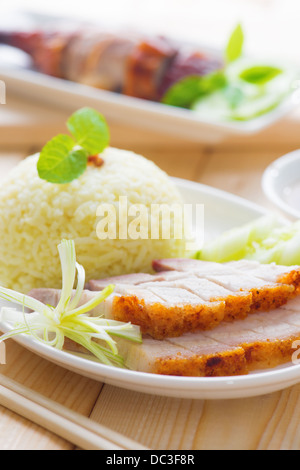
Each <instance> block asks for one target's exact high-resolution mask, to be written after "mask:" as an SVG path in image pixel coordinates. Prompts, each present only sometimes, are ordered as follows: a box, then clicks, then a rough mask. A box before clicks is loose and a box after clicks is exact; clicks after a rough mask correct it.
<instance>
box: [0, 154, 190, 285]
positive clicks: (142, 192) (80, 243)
mask: <svg viewBox="0 0 300 470" xmlns="http://www.w3.org/2000/svg"><path fill="white" fill-rule="evenodd" d="M101 156H102V157H103V160H104V164H103V165H102V166H101V167H95V166H88V168H87V170H86V171H85V173H84V174H83V175H82V176H81V177H80V178H78V179H76V180H74V181H72V182H71V183H69V184H64V185H60V184H52V183H48V182H47V181H44V180H42V179H40V178H39V176H38V174H37V169H36V164H37V160H38V155H33V156H31V157H28V158H27V159H25V160H24V161H23V162H21V163H20V164H19V165H18V166H17V167H15V168H14V169H13V170H12V171H11V173H10V174H9V176H8V177H7V178H6V180H5V181H3V182H2V184H1V186H0V240H1V243H0V283H1V285H3V286H6V287H8V288H11V289H15V290H18V291H21V292H28V291H29V290H30V289H32V288H35V287H52V288H59V287H60V286H61V268H60V261H59V257H58V251H57V245H58V244H59V243H60V242H61V240H62V239H64V238H66V239H73V240H74V241H75V246H76V254H77V260H78V262H79V263H80V264H82V265H83V266H84V268H85V270H86V276H87V280H89V279H96V278H102V277H106V276H114V275H119V274H123V273H131V272H142V271H145V272H146V271H148V272H150V271H151V261H152V260H153V259H154V258H168V257H180V256H184V254H185V241H184V240H175V239H169V240H168V239H158V240H152V239H151V238H150V239H148V240H142V239H138V240H131V239H127V240H122V239H114V240H111V239H107V240H99V238H98V237H97V233H96V226H97V222H99V217H97V216H96V211H97V207H98V206H99V204H100V203H112V204H115V205H117V204H118V198H119V197H120V196H127V197H128V205H130V204H145V205H146V206H147V207H148V208H149V207H150V204H152V203H154V204H173V203H182V200H181V196H180V194H179V192H178V191H177V188H176V187H175V185H174V184H173V182H172V181H171V180H170V179H169V177H168V176H167V175H166V174H165V173H164V172H163V171H162V170H160V169H159V168H158V167H157V166H156V165H155V164H154V163H153V162H151V161H149V160H147V159H145V158H144V157H142V156H140V155H137V154H134V153H132V152H129V151H125V150H119V149H115V148H107V149H106V150H105V151H104V152H103V154H102V155H101Z"/></svg>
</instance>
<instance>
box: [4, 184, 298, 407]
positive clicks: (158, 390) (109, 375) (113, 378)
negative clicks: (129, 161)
mask: <svg viewBox="0 0 300 470" xmlns="http://www.w3.org/2000/svg"><path fill="white" fill-rule="evenodd" d="M173 179H174V181H175V182H176V184H177V186H178V188H179V189H180V188H194V189H198V190H199V193H200V192H201V191H203V192H204V193H207V194H210V195H212V196H216V197H217V198H223V199H224V200H226V201H229V202H232V203H233V204H236V205H240V206H241V208H243V207H244V208H248V209H250V211H253V217H254V216H255V215H256V216H257V217H259V216H261V215H266V214H267V213H268V211H267V210H266V209H265V208H263V207H261V206H259V205H257V204H255V203H252V202H251V201H248V200H245V199H243V198H241V197H239V196H235V195H234V194H231V193H228V192H225V191H222V190H220V189H215V188H213V187H210V186H206V185H203V184H200V183H196V182H190V181H188V180H182V179H180V178H173ZM0 329H1V331H3V332H7V331H9V330H10V326H9V325H8V324H5V323H0ZM14 341H16V342H17V343H19V344H20V345H22V346H23V347H25V348H26V349H28V350H30V351H32V352H33V353H35V354H37V355H38V356H40V357H42V358H44V359H46V360H49V361H51V362H53V363H55V364H57V365H59V366H61V367H64V368H66V369H68V370H71V371H73V372H75V373H78V374H80V375H83V376H86V377H89V378H92V379H94V380H98V381H101V382H104V383H107V384H111V385H114V386H118V387H121V388H125V389H129V390H132V391H138V392H142V393H149V394H153V395H161V396H167V397H177V398H187V399H233V398H243V397H252V396H258V395H262V394H265V393H271V392H274V391H278V390H282V389H284V388H286V387H288V386H291V385H294V384H296V383H298V382H299V381H300V365H293V364H290V365H289V364H287V365H284V366H283V367H282V368H279V369H270V370H267V371H259V372H257V373H252V374H249V375H242V376H230V377H176V376H163V375H157V374H150V373H145V372H136V371H131V370H123V369H118V368H115V367H110V366H106V365H103V364H99V363H97V362H95V361H92V360H89V359H86V358H84V357H81V356H78V355H75V354H73V353H70V352H67V351H59V350H56V349H54V348H52V347H50V346H47V345H44V344H43V343H41V342H39V341H37V340H35V339H32V338H30V337H28V336H25V335H20V336H17V337H15V338H14Z"/></svg>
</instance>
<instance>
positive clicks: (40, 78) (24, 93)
mask: <svg viewBox="0 0 300 470" xmlns="http://www.w3.org/2000/svg"><path fill="white" fill-rule="evenodd" d="M2 47H3V46H2ZM0 52H1V46H0ZM0 79H1V80H3V81H4V82H5V84H6V89H7V93H8V94H10V95H15V96H21V97H24V98H26V99H29V100H32V101H37V102H40V103H44V104H46V105H50V106H56V107H58V108H60V109H66V110H68V111H70V112H73V111H75V110H77V109H78V108H80V107H83V106H91V107H93V108H96V109H98V110H99V111H100V112H101V113H102V114H103V115H104V116H105V117H106V119H107V120H108V121H110V120H111V121H112V122H114V123H119V124H126V125H131V126H134V127H136V128H142V129H146V130H150V131H155V132H159V133H161V134H165V135H169V136H179V137H182V138H187V139H190V140H193V141H197V142H207V143H216V142H219V141H221V140H223V139H225V138H227V137H230V136H232V135H242V136H243V135H251V134H255V133H258V132H260V131H262V130H263V129H264V128H266V127H269V126H271V125H272V124H274V123H275V122H277V121H278V120H280V119H281V118H283V117H284V116H285V115H286V114H287V113H288V112H289V111H290V110H292V109H293V108H294V107H295V103H296V101H295V99H294V95H293V94H291V95H290V96H289V97H287V98H286V99H285V100H284V101H283V102H282V103H281V104H280V105H279V106H277V107H276V108H275V109H274V110H272V111H270V112H269V113H266V114H264V115H262V116H260V117H257V118H255V119H252V120H249V121H245V122H242V121H241V122H225V121H224V122H221V121H220V122H218V121H216V120H215V121H213V120H212V119H210V120H209V119H208V118H207V119H204V118H203V117H200V116H199V115H197V113H196V112H193V111H191V110H188V109H183V108H176V107H173V106H167V105H164V104H161V103H155V102H151V101H146V100H142V99H138V98H132V97H129V96H125V95H120V94H117V93H113V92H109V91H104V90H98V89H96V88H93V87H90V86H86V85H82V84H79V83H75V82H70V81H67V80H62V79H59V78H54V77H50V76H47V75H44V74H41V73H38V72H35V71H32V70H28V69H26V68H22V67H19V68H18V67H5V66H3V63H2V64H1V68H0Z"/></svg>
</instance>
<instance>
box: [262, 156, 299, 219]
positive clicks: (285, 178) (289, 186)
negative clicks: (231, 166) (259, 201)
mask: <svg viewBox="0 0 300 470" xmlns="http://www.w3.org/2000/svg"><path fill="white" fill-rule="evenodd" d="M297 183H299V192H298V195H299V205H298V206H299V209H297V208H296V207H295V205H294V204H291V202H290V198H291V197H294V196H293V194H294V195H295V193H293V188H294V185H295V184H297ZM262 188H263V191H264V193H265V195H266V196H267V198H268V199H269V201H270V202H271V203H273V204H274V205H275V206H277V207H278V208H279V209H280V210H281V211H282V212H284V213H285V214H286V215H288V216H289V217H292V218H294V219H300V150H295V151H293V152H290V153H288V154H286V155H284V156H283V157H281V158H279V159H277V160H275V161H274V162H273V163H271V165H269V166H268V167H267V168H266V170H265V171H264V174H263V177H262ZM295 197H296V195H295Z"/></svg>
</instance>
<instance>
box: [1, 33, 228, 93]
mask: <svg viewBox="0 0 300 470" xmlns="http://www.w3.org/2000/svg"><path fill="white" fill-rule="evenodd" d="M99 29H100V28H99ZM0 43H1V44H7V45H9V46H12V47H16V48H18V49H21V50H22V51H25V52H26V53H27V54H29V55H30V57H31V58H32V61H33V66H34V68H35V69H36V70H37V71H39V72H42V73H44V74H47V75H51V76H54V77H58V78H62V79H66V80H71V81H74V82H78V83H83V84H86V85H90V86H93V87H96V88H100V89H104V90H109V91H114V92H118V93H122V94H125V95H129V96H133V97H137V98H143V99H146V100H151V101H160V99H161V97H162V96H163V94H164V93H165V92H166V91H167V90H168V88H169V87H170V86H172V85H173V84H174V83H176V82H177V81H178V80H181V79H182V78H185V77H187V76H191V75H198V76H204V75H206V74H208V73H210V72H213V71H214V70H218V69H220V68H221V66H222V61H221V60H219V59H217V58H215V57H212V56H209V55H206V54H204V53H203V52H201V51H199V50H195V49H191V48H187V47H186V45H178V44H176V43H175V42H174V41H171V40H169V39H167V38H164V37H159V36H156V37H149V36H143V35H140V34H132V33H121V32H120V33H115V32H114V33H111V32H107V31H104V30H103V31H100V30H95V29H94V28H85V29H74V30H71V31H70V30H69V29H68V30H66V31H64V30H63V29H62V30H61V31H53V30H47V31H46V30H45V31H43V30H36V31H23V32H22V31H0Z"/></svg>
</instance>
